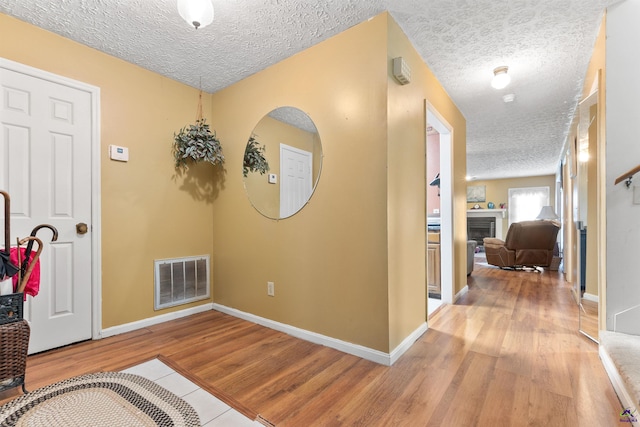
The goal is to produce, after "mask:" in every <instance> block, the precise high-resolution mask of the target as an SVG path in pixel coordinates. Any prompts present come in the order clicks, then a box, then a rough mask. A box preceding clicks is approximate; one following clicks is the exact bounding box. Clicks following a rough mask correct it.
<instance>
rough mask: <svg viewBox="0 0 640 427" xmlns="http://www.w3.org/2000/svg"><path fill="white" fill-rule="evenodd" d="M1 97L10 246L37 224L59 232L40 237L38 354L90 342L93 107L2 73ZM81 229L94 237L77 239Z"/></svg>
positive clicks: (87, 100) (1, 180) (33, 316)
mask: <svg viewBox="0 0 640 427" xmlns="http://www.w3.org/2000/svg"><path fill="white" fill-rule="evenodd" d="M0 65H1V64H0ZM0 92H1V96H0V102H1V103H2V104H1V105H0V126H1V129H0V132H1V134H0V168H1V169H0V188H2V189H4V190H5V191H8V192H9V194H10V196H11V241H12V242H15V240H16V237H20V238H23V237H26V236H29V234H30V233H31V231H32V230H33V228H34V227H35V226H37V225H39V224H51V225H53V226H54V227H55V228H57V230H58V232H59V236H58V240H57V241H56V242H50V241H51V233H50V232H49V230H46V229H43V230H41V231H40V232H38V237H39V238H41V240H42V241H43V243H44V249H43V251H42V256H41V257H40V263H41V264H40V265H41V281H40V292H39V294H38V295H37V296H36V297H35V298H34V297H31V296H29V297H28V298H27V301H26V302H25V318H26V319H27V320H28V321H29V323H30V326H31V340H30V342H29V353H36V352H39V351H43V350H47V349H51V348H55V347H60V346H63V345H66V344H70V343H73V342H77V341H82V340H86V339H89V338H91V336H92V295H91V292H92V283H91V280H92V274H91V268H92V244H91V239H92V234H91V218H92V217H91V213H92V212H91V203H92V198H91V191H92V185H91V178H92V174H91V168H92V147H91V144H92V100H91V94H90V93H89V92H87V91H83V90H80V89H78V88H74V87H70V86H69V85H65V84H60V83H56V82H53V81H51V80H49V79H47V78H39V77H34V76H32V75H27V74H24V73H21V72H17V71H14V70H12V69H8V68H4V67H2V66H0ZM3 221H4V219H3ZM78 223H86V224H88V230H89V231H88V232H87V233H86V234H78V233H77V232H76V224H78Z"/></svg>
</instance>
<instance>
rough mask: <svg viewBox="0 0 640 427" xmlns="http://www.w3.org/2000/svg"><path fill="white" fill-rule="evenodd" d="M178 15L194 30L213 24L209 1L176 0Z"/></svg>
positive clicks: (211, 8)
mask: <svg viewBox="0 0 640 427" xmlns="http://www.w3.org/2000/svg"><path fill="white" fill-rule="evenodd" d="M178 13H179V14H180V16H182V19H184V20H185V21H187V24H189V25H191V26H193V28H195V29H196V30H197V29H198V28H204V27H206V26H207V25H209V24H211V23H212V22H213V4H212V3H211V0H178Z"/></svg>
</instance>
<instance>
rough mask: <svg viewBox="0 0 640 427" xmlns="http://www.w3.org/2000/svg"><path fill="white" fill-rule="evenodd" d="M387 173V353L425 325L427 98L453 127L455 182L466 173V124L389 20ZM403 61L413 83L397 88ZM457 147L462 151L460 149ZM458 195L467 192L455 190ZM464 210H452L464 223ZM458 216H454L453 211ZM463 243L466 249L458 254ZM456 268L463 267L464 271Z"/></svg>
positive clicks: (458, 284)
mask: <svg viewBox="0 0 640 427" xmlns="http://www.w3.org/2000/svg"><path fill="white" fill-rule="evenodd" d="M388 43H389V44H388V51H387V57H386V63H387V67H388V69H387V84H388V94H389V95H388V107H387V114H388V144H387V152H388V170H387V180H388V182H387V189H388V190H387V193H388V196H387V213H388V219H387V227H388V253H389V291H388V293H389V329H390V348H391V349H393V348H394V347H395V346H397V345H398V344H400V342H401V341H402V340H403V339H404V338H405V337H406V336H407V335H408V334H409V333H411V331H413V330H415V328H416V327H417V326H418V325H420V323H422V322H424V319H425V315H424V313H423V310H424V307H425V299H426V288H425V286H424V283H425V274H426V272H425V257H426V245H425V230H426V207H425V206H426V194H427V185H426V184H427V179H428V180H429V181H430V180H431V178H432V177H427V176H426V164H427V163H426V161H425V152H426V141H427V137H426V109H425V99H426V100H427V101H428V102H429V103H430V105H431V106H432V108H434V109H435V110H436V111H437V112H439V113H440V114H442V115H443V117H444V118H445V120H446V121H447V122H448V123H449V124H450V125H451V126H453V127H454V130H455V131H454V133H453V145H454V152H455V153H456V154H455V155H454V162H455V166H454V177H453V182H454V183H455V182H458V183H460V182H464V176H465V173H466V133H465V130H466V122H465V119H464V117H463V116H462V114H461V113H460V112H459V111H458V109H457V108H456V107H455V105H454V104H453V102H452V101H451V99H450V98H449V96H448V95H447V94H446V92H445V91H444V89H443V88H442V86H441V85H440V83H439V82H438V81H437V79H436V78H435V76H434V75H433V73H432V72H431V70H429V68H428V67H427V66H426V64H425V63H424V61H423V60H422V58H421V57H420V55H419V54H418V53H417V52H416V50H415V49H414V47H413V46H412V44H411V42H410V41H409V39H408V38H407V37H406V35H405V34H404V33H403V32H402V29H401V28H400V26H399V25H398V24H397V23H396V22H395V21H394V20H393V19H392V18H391V17H390V16H389V17H388ZM396 57H402V58H403V59H404V60H405V62H406V63H407V65H409V68H411V83H410V84H407V85H400V84H398V83H397V82H396V80H395V79H394V77H393V75H392V65H391V64H392V60H393V58H396ZM460 148H461V150H460ZM452 188H453V189H454V193H455V192H457V193H458V195H460V194H461V193H463V192H465V191H466V189H465V188H462V187H460V186H459V185H455V184H454V185H453V186H452ZM464 210H465V207H464V205H462V204H457V205H454V212H455V213H456V214H457V215H458V216H459V215H462V218H463V219H464V215H465V211H464ZM456 211H457V212H456ZM460 242H462V243H463V245H464V248H462V249H461V244H460ZM454 251H455V256H456V259H457V260H458V262H457V263H455V265H454V268H456V272H455V273H454V288H455V290H454V291H455V292H458V291H460V290H461V289H462V288H463V287H464V286H466V253H467V252H466V229H461V228H459V227H455V224H454ZM460 267H463V268H462V269H461V268H460Z"/></svg>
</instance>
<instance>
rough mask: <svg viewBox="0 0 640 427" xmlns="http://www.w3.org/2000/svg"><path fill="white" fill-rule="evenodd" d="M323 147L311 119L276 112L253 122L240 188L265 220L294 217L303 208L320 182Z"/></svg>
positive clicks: (281, 110) (291, 111)
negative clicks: (243, 189)
mask: <svg viewBox="0 0 640 427" xmlns="http://www.w3.org/2000/svg"><path fill="white" fill-rule="evenodd" d="M321 167H322V145H321V143H320V136H319V135H318V130H317V129H316V126H315V125H314V123H313V121H312V120H311V118H310V117H309V116H308V115H307V114H306V113H305V112H304V111H301V110H299V109H297V108H294V107H280V108H276V109H275V110H273V111H271V112H270V113H269V114H267V115H266V116H264V117H263V118H262V120H260V121H259V122H258V124H257V125H256V127H255V128H254V129H253V132H251V135H250V137H249V140H248V141H247V146H246V149H245V153H244V161H243V165H242V175H243V177H244V188H245V190H246V192H247V196H248V197H249V200H250V201H251V204H252V205H253V207H254V208H255V209H256V210H257V211H258V212H260V213H261V214H262V215H264V216H266V217H267V218H272V219H282V218H288V217H290V216H291V215H294V214H295V213H297V212H298V211H300V209H302V208H303V207H304V205H306V204H307V202H308V201H309V199H310V198H311V195H312V194H313V191H314V190H315V188H316V185H317V184H318V179H319V178H320V169H321Z"/></svg>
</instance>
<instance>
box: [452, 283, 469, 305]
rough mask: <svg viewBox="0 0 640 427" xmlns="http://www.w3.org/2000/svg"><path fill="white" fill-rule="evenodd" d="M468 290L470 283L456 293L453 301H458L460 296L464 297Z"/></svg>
mask: <svg viewBox="0 0 640 427" xmlns="http://www.w3.org/2000/svg"><path fill="white" fill-rule="evenodd" d="M467 292H469V285H465V286H464V288H462V289H460V292H458V293H457V294H456V296H455V297H454V298H453V302H454V303H455V302H456V301H458V300H459V299H460V298H462V297H463V296H464V295H465V294H466V293H467Z"/></svg>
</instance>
